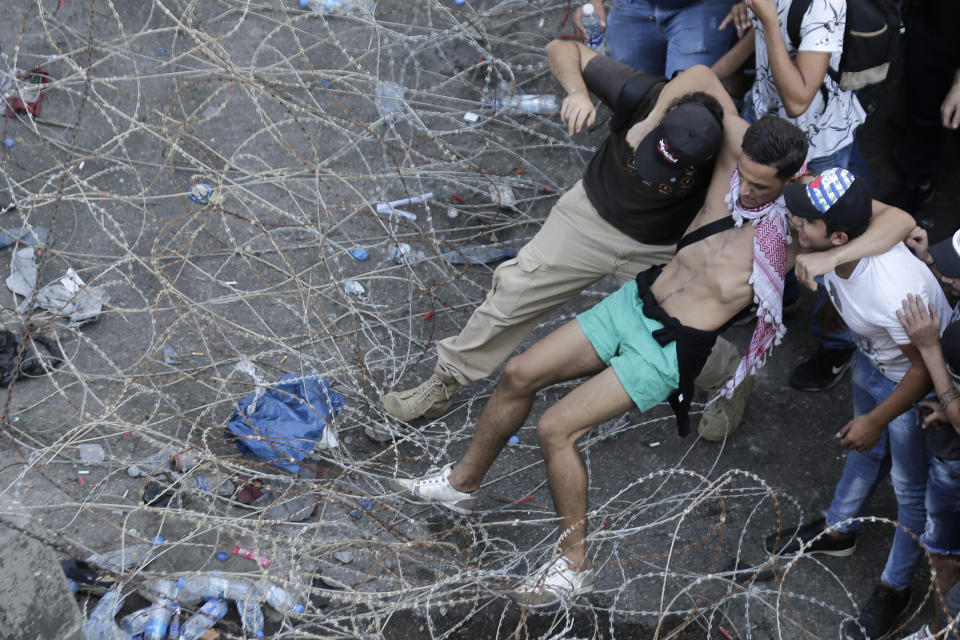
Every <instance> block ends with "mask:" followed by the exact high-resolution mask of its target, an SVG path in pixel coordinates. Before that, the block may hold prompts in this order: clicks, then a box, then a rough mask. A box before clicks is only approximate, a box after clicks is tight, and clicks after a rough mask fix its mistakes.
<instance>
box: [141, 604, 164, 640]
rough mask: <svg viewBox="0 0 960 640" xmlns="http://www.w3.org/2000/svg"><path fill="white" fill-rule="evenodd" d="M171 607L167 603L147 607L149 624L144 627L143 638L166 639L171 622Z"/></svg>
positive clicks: (145, 639) (147, 639) (150, 639)
mask: <svg viewBox="0 0 960 640" xmlns="http://www.w3.org/2000/svg"><path fill="white" fill-rule="evenodd" d="M170 613H171V609H170V607H169V606H167V605H166V604H160V603H155V604H152V605H150V606H149V607H147V624H146V626H145V627H144V628H143V640H165V638H166V637H167V625H169V624H170Z"/></svg>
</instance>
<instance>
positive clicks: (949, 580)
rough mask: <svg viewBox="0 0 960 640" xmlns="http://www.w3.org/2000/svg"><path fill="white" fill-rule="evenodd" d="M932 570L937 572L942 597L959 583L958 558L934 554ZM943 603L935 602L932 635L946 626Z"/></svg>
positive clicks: (959, 568) (959, 559) (959, 564)
mask: <svg viewBox="0 0 960 640" xmlns="http://www.w3.org/2000/svg"><path fill="white" fill-rule="evenodd" d="M931 557H932V560H933V569H934V570H935V571H936V572H937V587H938V588H939V589H940V593H941V595H943V596H944V597H945V596H946V595H947V592H948V591H950V589H951V588H952V587H953V585H955V584H957V582H958V581H960V556H955V555H946V554H939V553H934V554H933V555H932V556H931ZM944 613H945V612H944V607H943V602H942V601H938V602H937V610H936V614H935V615H934V616H933V623H932V624H931V625H930V630H931V631H933V632H934V633H937V632H939V631H940V630H941V629H943V628H944V627H945V626H946V621H945V620H944V617H945V616H944Z"/></svg>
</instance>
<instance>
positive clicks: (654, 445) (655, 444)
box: [647, 440, 660, 449]
mask: <svg viewBox="0 0 960 640" xmlns="http://www.w3.org/2000/svg"><path fill="white" fill-rule="evenodd" d="M647 446H648V447H650V448H651V449H656V448H657V447H659V446H660V441H659V440H658V441H656V442H651V443H650V444H649V445H647Z"/></svg>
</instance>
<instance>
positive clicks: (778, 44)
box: [747, 0, 830, 118]
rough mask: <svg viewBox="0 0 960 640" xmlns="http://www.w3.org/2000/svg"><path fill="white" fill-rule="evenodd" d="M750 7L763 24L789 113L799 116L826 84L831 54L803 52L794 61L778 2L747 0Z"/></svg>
mask: <svg viewBox="0 0 960 640" xmlns="http://www.w3.org/2000/svg"><path fill="white" fill-rule="evenodd" d="M747 6H748V7H750V9H752V10H753V12H754V13H755V14H756V15H757V18H758V19H759V20H760V22H761V23H762V24H763V38H764V41H765V42H766V44H767V58H768V59H769V62H770V70H771V71H772V72H773V81H774V82H775V83H776V85H777V91H778V92H779V93H780V99H781V100H782V101H783V107H784V109H786V111H787V115H788V116H790V117H791V118H796V117H797V116H799V115H801V114H803V112H804V111H806V110H807V108H808V107H809V106H810V103H811V102H813V97H814V96H815V95H817V92H818V91H819V90H820V87H821V86H822V85H823V79H824V76H826V75H827V68H828V67H829V66H830V53H829V52H821V51H800V52H798V53H797V57H796V60H791V59H790V54H788V53H787V44H786V42H784V41H783V34H782V33H781V32H780V22H779V21H778V19H777V5H776V2H775V1H774V0H747Z"/></svg>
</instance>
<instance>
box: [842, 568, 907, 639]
mask: <svg viewBox="0 0 960 640" xmlns="http://www.w3.org/2000/svg"><path fill="white" fill-rule="evenodd" d="M909 609H910V589H904V590H903V591H897V590H896V589H893V588H891V587H888V586H887V585H885V584H883V583H882V582H881V583H880V584H879V585H877V588H876V589H874V590H873V594H872V595H871V596H870V599H869V600H867V606H865V607H864V608H863V609H861V610H860V613H858V614H857V619H856V620H847V621H846V622H844V623H843V638H844V640H877V638H880V637H882V636H885V635H887V634H888V633H890V631H891V630H892V629H893V626H894V625H895V624H896V623H897V620H898V619H899V618H900V616H902V615H903V614H904V613H906V612H907V611H908V610H909Z"/></svg>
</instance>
